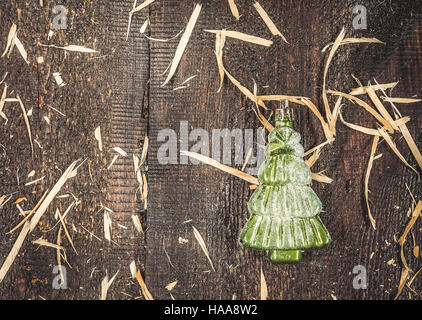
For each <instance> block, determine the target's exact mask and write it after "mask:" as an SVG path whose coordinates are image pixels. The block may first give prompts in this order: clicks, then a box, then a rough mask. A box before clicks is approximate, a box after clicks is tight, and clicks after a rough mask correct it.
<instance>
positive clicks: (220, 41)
mask: <svg viewBox="0 0 422 320" xmlns="http://www.w3.org/2000/svg"><path fill="white" fill-rule="evenodd" d="M225 42H226V36H225V35H222V34H221V32H218V33H217V34H216V35H215V56H216V57H217V66H218V72H219V73H220V86H219V87H218V90H217V92H220V90H221V87H222V86H223V81H224V67H223V48H224V44H225Z"/></svg>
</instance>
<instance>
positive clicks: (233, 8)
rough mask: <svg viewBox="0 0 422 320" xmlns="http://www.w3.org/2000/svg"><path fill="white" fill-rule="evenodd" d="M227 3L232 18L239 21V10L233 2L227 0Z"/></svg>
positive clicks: (232, 0)
mask: <svg viewBox="0 0 422 320" xmlns="http://www.w3.org/2000/svg"><path fill="white" fill-rule="evenodd" d="M228 2H229V7H230V11H231V12H232V15H233V17H235V18H236V20H239V18H240V15H239V10H238V9H237V5H236V3H235V2H234V0H228Z"/></svg>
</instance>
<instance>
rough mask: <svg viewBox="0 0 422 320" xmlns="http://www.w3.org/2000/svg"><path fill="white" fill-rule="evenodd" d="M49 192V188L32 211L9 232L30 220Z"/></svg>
mask: <svg viewBox="0 0 422 320" xmlns="http://www.w3.org/2000/svg"><path fill="white" fill-rule="evenodd" d="M47 194H48V190H47V191H46V192H44V194H43V196H42V197H41V199H40V200H39V201H38V203H37V204H36V205H35V207H34V208H33V209H32V210H31V212H30V213H29V214H28V215H27V216H26V217H25V218H24V219H23V220H22V221H21V222H19V223H18V225H17V226H16V227H14V228H13V229H12V230H10V231H9V232H8V233H12V232H14V231H15V230H17V229H19V228H20V227H21V226H22V225H23V224H24V223H25V221H26V220H28V219H29V218H30V217H31V216H32V215H33V214H34V213H35V211H36V210H37V209H38V208H39V206H40V205H41V203H42V202H43V201H44V199H45V197H46V196H47Z"/></svg>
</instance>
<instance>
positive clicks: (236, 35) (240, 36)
mask: <svg viewBox="0 0 422 320" xmlns="http://www.w3.org/2000/svg"><path fill="white" fill-rule="evenodd" d="M204 31H205V32H210V33H215V34H217V33H220V34H222V35H224V36H225V37H229V38H233V39H237V40H240V41H244V42H249V43H253V44H257V45H260V46H264V47H269V46H271V45H272V44H273V42H272V41H271V40H267V39H264V38H261V37H257V36H252V35H250V34H246V33H243V32H238V31H232V30H224V29H223V30H204Z"/></svg>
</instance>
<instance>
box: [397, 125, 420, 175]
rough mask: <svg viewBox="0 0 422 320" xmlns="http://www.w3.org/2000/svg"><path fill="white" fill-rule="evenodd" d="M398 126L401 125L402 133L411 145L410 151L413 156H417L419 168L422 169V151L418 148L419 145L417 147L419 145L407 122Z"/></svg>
mask: <svg viewBox="0 0 422 320" xmlns="http://www.w3.org/2000/svg"><path fill="white" fill-rule="evenodd" d="M396 121H397V120H396ZM398 127H399V129H400V131H401V133H402V134H403V137H404V139H405V140H406V142H407V145H408V146H409V149H410V151H411V152H412V154H413V156H414V157H415V159H416V161H417V163H418V165H419V168H421V169H422V155H421V152H420V151H419V149H418V147H417V145H416V143H415V140H413V138H412V136H411V135H410V132H409V130H408V129H407V126H406V124H404V123H403V124H399V125H398Z"/></svg>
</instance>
